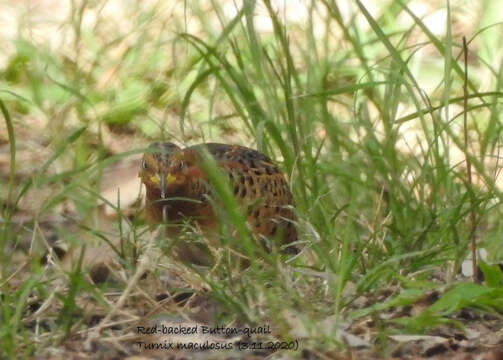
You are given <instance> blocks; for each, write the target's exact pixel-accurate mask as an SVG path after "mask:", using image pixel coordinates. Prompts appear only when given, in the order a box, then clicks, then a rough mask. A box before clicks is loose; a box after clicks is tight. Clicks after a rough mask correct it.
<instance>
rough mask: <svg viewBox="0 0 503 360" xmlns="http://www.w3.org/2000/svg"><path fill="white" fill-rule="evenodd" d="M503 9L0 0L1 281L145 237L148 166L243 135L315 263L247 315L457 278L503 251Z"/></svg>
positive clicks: (413, 323) (18, 281) (328, 306)
mask: <svg viewBox="0 0 503 360" xmlns="http://www.w3.org/2000/svg"><path fill="white" fill-rule="evenodd" d="M502 20H503V3H502V2H500V1H492V0H483V1H469V0H453V1H450V2H444V1H433V0H412V1H398V0H388V1H384V2H383V1H377V0H376V1H372V0H365V1H361V2H360V1H349V0H348V1H334V0H319V1H314V0H313V1H310V0H284V1H281V0H263V1H244V2H243V1H230V0H229V1H227V0H191V1H159V0H157V1H151V0H141V1H140V0H127V1H124V0H89V1H82V0H71V1H70V0H68V1H51V0H17V1H5V0H4V1H0V48H1V49H2V51H1V52H0V79H1V80H0V99H1V101H2V103H3V105H4V106H3V116H2V121H0V206H1V211H2V215H1V219H2V233H1V235H0V236H1V239H0V262H1V263H2V264H3V265H2V266H1V267H2V277H1V280H2V288H3V289H2V291H4V292H5V291H6V290H7V289H10V290H13V289H20V288H21V287H22V286H25V285H26V282H27V281H28V280H30V279H31V280H33V279H34V278H33V276H34V274H39V275H40V274H41V273H42V270H41V269H40V268H39V267H38V265H37V266H35V265H33V263H32V261H33V260H32V259H33V255H34V254H37V256H36V258H37V259H38V258H39V257H41V256H44V254H46V253H47V251H49V252H50V251H53V250H50V249H53V245H54V244H55V243H59V244H62V245H61V246H63V248H64V252H65V253H70V254H72V249H73V251H74V253H73V254H74V255H73V256H70V260H68V262H69V265H68V268H69V269H70V268H72V264H73V265H74V264H75V263H76V262H77V260H78V259H79V256H80V255H81V254H84V253H85V255H83V256H84V259H88V258H90V259H92V261H91V260H89V261H91V262H95V261H97V258H100V257H101V256H102V255H103V252H104V251H103V249H104V248H108V249H110V248H112V246H111V245H110V244H118V243H119V242H121V243H122V241H125V240H124V239H126V240H127V241H129V242H134V243H135V244H136V241H141V239H145V238H146V237H148V235H147V234H148V229H147V228H146V226H145V224H144V220H143V215H142V201H143V200H142V199H143V190H142V189H141V186H140V181H139V179H138V177H137V174H138V167H139V158H140V157H141V153H142V152H143V150H144V149H145V147H146V146H148V144H149V143H151V142H153V141H159V140H166V141H173V142H175V143H177V144H178V145H182V146H185V145H192V144H196V143H201V142H224V143H234V144H242V145H246V146H249V147H253V148H256V149H259V150H260V151H262V152H264V153H266V154H268V155H269V156H271V157H272V158H273V159H275V160H276V161H277V162H278V163H279V164H280V166H281V168H282V170H284V171H285V173H286V174H287V177H288V179H289V182H290V185H291V187H292V191H293V193H294V197H295V199H296V204H297V214H298V228H299V229H300V230H299V231H300V233H301V238H300V241H301V243H302V245H303V246H304V249H305V250H304V252H303V254H302V256H301V257H300V259H298V261H299V262H300V264H301V266H303V267H309V268H310V269H311V270H312V271H315V272H316V274H318V275H316V276H314V278H315V279H316V281H313V280H312V278H310V276H311V275H306V273H304V275H303V276H304V277H305V278H302V276H301V278H300V279H297V280H296V281H297V287H296V289H295V291H292V290H291V289H290V292H288V294H287V295H284V292H280V293H279V294H282V295H281V299H282V300H281V301H280V302H277V300H275V301H276V302H277V303H276V304H275V305H271V302H273V303H274V301H272V300H271V302H269V303H268V306H267V310H266V311H265V312H262V310H260V311H259V310H257V309H261V307H260V306H259V305H257V304H259V303H260V301H258V300H256V299H255V300H256V301H255V300H251V299H252V298H253V296H252V295H250V296H249V297H247V298H246V299H244V300H243V303H242V306H241V307H240V308H239V309H240V310H237V309H236V308H233V311H236V312H243V313H246V314H247V316H252V315H251V314H253V316H258V317H267V316H274V317H276V316H277V317H282V320H279V319H275V320H277V321H278V322H284V321H286V323H289V322H288V321H287V320H285V318H288V319H289V318H290V317H291V314H286V315H285V313H284V312H279V311H275V309H276V310H278V309H280V308H282V307H284V308H287V309H294V308H296V309H298V308H300V309H303V310H305V312H306V314H307V313H309V316H308V318H309V319H311V318H312V319H316V317H317V316H322V317H323V316H327V315H333V314H344V316H346V315H347V314H349V313H350V311H353V310H355V307H356V308H359V309H360V308H361V307H363V308H365V306H367V305H368V303H365V302H362V303H358V302H356V303H355V299H358V298H359V297H362V296H363V297H368V296H370V295H369V294H371V293H372V292H374V291H376V289H380V287H382V286H383V284H386V286H385V287H386V288H388V285H389V284H394V285H393V290H392V291H391V292H390V293H391V294H394V295H396V294H400V293H401V291H402V290H403V289H406V288H410V287H412V288H414V289H420V290H421V291H423V290H425V288H428V289H431V288H435V286H433V285H431V283H428V286H426V285H425V283H419V282H417V283H416V282H415V281H416V280H421V281H423V280H424V281H425V282H426V281H430V280H432V279H437V280H438V281H439V283H443V284H445V283H449V282H450V281H452V280H453V279H455V278H456V276H457V275H458V274H460V271H461V270H460V269H461V265H462V263H463V261H465V260H466V259H467V257H468V255H469V249H470V241H471V240H473V239H475V240H476V241H477V242H478V244H479V246H480V247H483V248H484V249H485V250H486V254H487V256H486V258H485V259H486V261H487V262H488V263H489V264H493V263H496V262H498V261H500V260H501V258H502V257H503V245H502V244H503V242H502V240H501V239H502V235H503V228H502V226H503V225H502V223H501V218H502V209H501V199H502V198H503V197H502V192H501V191H502V189H503V179H502V176H500V169H501V155H500V150H501V139H502V132H501V131H502V121H501V116H500V113H501V100H499V99H500V98H501V95H502V94H503V93H502V91H501V89H502V87H503V85H502V83H503V82H502V79H503V78H502V71H503V68H502V55H503V47H502V46H501V34H502V26H503V25H502ZM463 37H465V38H466V41H467V49H468V53H467V63H465V60H464V52H463ZM465 66H466V68H467V69H468V72H467V78H466V81H465V75H466V73H465ZM464 88H466V95H465V93H464ZM465 98H466V100H467V101H466V105H465V104H464V100H465ZM465 110H466V111H465ZM465 114H466V118H465ZM4 120H5V121H4ZM13 140H15V146H14V141H13ZM467 164H469V165H468V166H467ZM83 244H86V246H87V247H88V248H87V250H86V251H82V245H83ZM114 246H116V245H114ZM117 246H118V245H117ZM93 249H94V250H93ZM54 251H56V250H54ZM62 251H63V250H62ZM122 254H123V253H122ZM112 256H114V254H113V252H112ZM133 258H134V256H133ZM134 259H136V258H134ZM86 261H87V260H84V263H86ZM130 263H131V264H134V263H135V262H134V261H131V262H130ZM121 266H122V265H121ZM299 266H300V265H299ZM27 267H28V268H30V267H32V268H33V267H35V268H36V269H38V270H33V269H32V270H31V271H32V272H31V273H30V272H29V271H28V272H27V271H26V270H27V269H28V268H27ZM270 270H271V271H272V272H274V268H273V267H272V268H271V269H270ZM43 271H46V270H43ZM320 274H322V275H320ZM327 274H338V275H337V276H336V277H332V275H327ZM271 276H272V275H271ZM6 279H8V280H6ZM37 279H38V280H37V281H39V280H40V279H39V278H37ZM437 280H436V281H437ZM34 281H35V280H34ZM51 281H52V280H51ZM51 281H49V282H48V283H44V284H45V285H44V287H46V291H48V290H47V289H53V287H52V286H53V284H51ZM253 281H254V280H251V279H250V282H248V283H246V282H245V285H243V284H242V285H241V286H244V287H247V288H248V289H249V290H247V291H250V292H253V291H255V293H256V294H261V293H264V294H269V293H271V292H272V291H273V290H271V289H268V288H266V287H264V286H261V287H260V291H258V292H257V288H256V287H255V286H259V285H254V283H253ZM281 281H283V280H281ZM227 285H229V284H227ZM227 285H226V286H227ZM201 286H202V285H201ZM229 286H231V285H229ZM232 286H234V285H232ZM281 288H282V287H281ZM58 289H59V290H61V289H62V288H58ZM253 289H255V290H253ZM282 289H283V291H284V288H282ZM38 292H39V297H40V298H44V296H43V295H40V294H41V293H43V291H41V290H40V289H39V291H38ZM276 295H277V294H276ZM301 295H302V296H301ZM13 296H14V297H13V298H12V299H11V300H12V301H18V300H19V298H18V296H21V294H17V295H13ZM257 296H258V295H257ZM271 296H272V295H271ZM304 296H307V298H306V300H303V299H302V298H303V297H304ZM266 297H267V296H266ZM267 298H268V299H271V298H273V297H270V298H269V297H267ZM15 299H17V300H15ZM23 299H24V298H23ZM25 300H26V299H25ZM54 301H55V300H54ZM411 301H412V300H411ZM370 302H372V301H370ZM21 303H23V302H22V301H21ZM63 304H65V302H63ZM365 304H367V305H365ZM53 305H54V306H55V309H58V305H57V304H56V301H55V303H54V304H53ZM59 306H61V304H60V305H59ZM460 306H461V305H460ZM463 306H464V305H463ZM488 306H489V307H492V306H493V304H491V305H488ZM494 306H496V305H494ZM499 306H500V305H499ZM271 314H275V315H271ZM362 314H363V313H358V315H355V314H354V313H353V315H354V317H353V318H356V317H359V316H363V315H362ZM444 314H445V313H443V312H441V311H439V313H438V314H436V315H438V316H439V318H440V317H442V316H444ZM253 316H252V317H253ZM49 317H50V316H49ZM283 317H284V318H283ZM412 318H413V316H412V317H410V318H409V317H408V320H407V321H409V322H407V321H405V320H404V321H405V322H406V324H405V325H404V323H401V324H395V325H396V326H397V327H399V328H400V329H402V330H403V327H407V326H409V329H411V328H413V329H416V330H417V329H418V328H420V329H424V327H425V326H426V325H424V322H420V321H419V320H413V319H412ZM423 320H424V319H423ZM68 321H70V320H68ZM306 321H307V320H306ZM70 323H71V324H74V323H73V322H71V321H70ZM290 324H291V323H290ZM420 324H421V325H420ZM432 326H433V325H432ZM426 327H428V326H426ZM317 330H319V331H318V332H316V331H314V332H315V334H314V335H313V334H312V333H311V335H310V336H312V339H315V340H313V342H314V343H317V342H318V341H319V339H320V338H323V337H324V336H328V335H327V333H326V332H323V331H322V330H320V329H317ZM285 331H286V330H285ZM306 331H307V330H306ZM16 336H17V335H12V339H15V338H16ZM28 338H29V336H28ZM10 344H11V345H10V346H11V350H12V351H14V349H16V346H17V345H16V344H15V342H14V341H12V342H11V343H10Z"/></svg>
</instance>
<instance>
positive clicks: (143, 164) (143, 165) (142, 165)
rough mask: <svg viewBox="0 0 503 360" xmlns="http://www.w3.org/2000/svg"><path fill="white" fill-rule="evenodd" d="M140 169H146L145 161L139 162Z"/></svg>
mask: <svg viewBox="0 0 503 360" xmlns="http://www.w3.org/2000/svg"><path fill="white" fill-rule="evenodd" d="M141 167H142V169H146V168H147V162H146V161H145V160H142V161H141Z"/></svg>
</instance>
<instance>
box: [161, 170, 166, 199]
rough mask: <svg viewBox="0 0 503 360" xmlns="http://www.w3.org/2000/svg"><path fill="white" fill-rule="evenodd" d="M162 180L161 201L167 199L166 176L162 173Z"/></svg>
mask: <svg viewBox="0 0 503 360" xmlns="http://www.w3.org/2000/svg"><path fill="white" fill-rule="evenodd" d="M160 178H161V179H160V180H161V181H160V187H161V199H166V174H164V173H162V174H161V176H160Z"/></svg>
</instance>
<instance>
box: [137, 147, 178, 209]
mask: <svg viewBox="0 0 503 360" xmlns="http://www.w3.org/2000/svg"><path fill="white" fill-rule="evenodd" d="M186 167H187V164H186V162H185V161H184V153H183V150H182V149H180V147H178V146H177V145H175V144H173V143H171V142H163V143H153V144H152V145H150V146H149V147H148V149H147V151H146V152H145V154H144V155H143V159H142V161H141V167H140V172H139V174H138V176H139V177H140V178H141V180H142V182H143V183H144V184H145V186H146V187H147V190H148V191H155V192H156V193H157V192H158V193H159V194H160V197H161V199H165V198H166V197H167V196H168V195H170V194H171V193H175V192H176V189H178V188H179V187H180V186H181V185H182V184H183V183H184V182H185V177H186V174H185V171H184V170H185V169H186Z"/></svg>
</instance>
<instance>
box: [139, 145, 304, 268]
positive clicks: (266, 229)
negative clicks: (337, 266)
mask: <svg viewBox="0 0 503 360" xmlns="http://www.w3.org/2000/svg"><path fill="white" fill-rule="evenodd" d="M203 149H205V150H206V151H207V154H209V155H210V156H211V157H212V158H213V160H214V161H215V164H216V165H217V167H218V168H219V169H220V170H221V171H222V173H223V174H224V175H226V176H227V177H228V179H229V185H230V189H231V190H232V192H233V194H234V197H235V200H236V203H237V204H238V206H239V207H240V208H241V210H242V213H243V214H244V216H245V219H246V224H247V226H248V228H249V229H250V230H251V233H252V234H253V235H254V238H255V239H257V240H258V241H259V242H260V244H261V246H264V247H266V249H265V250H267V251H270V250H271V248H272V247H275V246H276V247H277V245H279V248H280V249H281V252H282V253H286V254H297V253H298V249H297V247H296V245H295V244H294V243H295V242H296V241H297V229H296V226H295V224H296V215H295V202H294V199H293V195H292V192H291V191H290V188H289V186H288V183H287V181H286V179H285V176H284V175H283V173H282V172H281V171H280V169H279V168H278V166H277V165H276V164H275V163H274V162H273V161H272V160H271V159H270V158H269V157H268V156H266V155H264V154H262V153H260V152H259V151H257V150H254V149H251V148H248V147H245V146H241V145H230V144H220V143H203V144H197V145H193V146H188V147H185V148H181V147H179V146H178V145H176V144H174V143H172V142H155V143H152V144H151V145H150V146H149V147H148V148H147V149H146V151H145V153H144V154H143V158H142V160H141V166H140V171H139V174H138V176H139V177H140V178H141V181H142V183H143V184H144V185H145V188H146V202H145V212H146V219H147V222H148V223H149V224H151V225H155V224H159V223H168V224H169V225H174V226H171V227H169V229H171V231H169V234H170V235H179V234H180V231H181V230H179V229H180V228H181V227H182V226H179V227H177V226H176V225H182V224H187V223H189V224H190V225H193V227H195V228H198V229H200V230H201V232H202V234H203V235H208V234H212V233H214V232H215V231H216V230H217V229H218V226H219V219H220V218H219V216H218V213H217V211H216V209H215V204H216V203H217V202H215V196H214V191H213V189H212V186H211V182H210V181H209V180H208V177H207V175H206V174H205V171H204V169H203V166H201V165H202V163H201V162H202V161H204V158H203V156H202V151H203ZM271 244H273V246H272V247H271ZM178 256H179V257H180V258H181V259H182V260H184V261H189V262H192V263H195V264H199V265H208V263H209V260H208V256H207V254H205V253H204V251H202V250H201V249H200V248H195V247H193V246H192V247H191V246H188V245H187V244H185V246H183V245H182V248H181V249H179V251H178Z"/></svg>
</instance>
